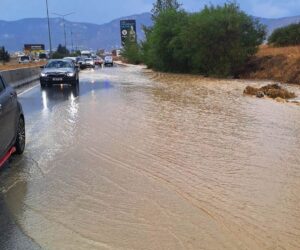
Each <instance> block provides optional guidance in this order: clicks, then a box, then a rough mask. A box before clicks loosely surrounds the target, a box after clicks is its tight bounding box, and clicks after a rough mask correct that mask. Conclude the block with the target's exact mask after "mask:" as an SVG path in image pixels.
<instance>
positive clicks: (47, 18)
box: [46, 0, 52, 58]
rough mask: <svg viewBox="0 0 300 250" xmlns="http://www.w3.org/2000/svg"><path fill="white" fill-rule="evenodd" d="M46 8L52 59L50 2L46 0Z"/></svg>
mask: <svg viewBox="0 0 300 250" xmlns="http://www.w3.org/2000/svg"><path fill="white" fill-rule="evenodd" d="M46 7H47V19H48V35H49V47H50V58H51V56H52V41H51V28H50V19H49V8H48V0H46Z"/></svg>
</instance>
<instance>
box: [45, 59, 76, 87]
mask: <svg viewBox="0 0 300 250" xmlns="http://www.w3.org/2000/svg"><path fill="white" fill-rule="evenodd" d="M41 68H42V69H43V70H42V72H41V74H40V83H41V87H47V86H52V85H53V84H63V83H65V84H71V85H73V86H75V85H77V84H78V83H79V72H78V66H76V65H75V64H74V63H73V62H71V61H70V60H61V59H60V60H50V61H49V62H48V63H47V64H46V65H45V66H42V67H41Z"/></svg>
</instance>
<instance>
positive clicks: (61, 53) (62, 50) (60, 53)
mask: <svg viewBox="0 0 300 250" xmlns="http://www.w3.org/2000/svg"><path fill="white" fill-rule="evenodd" d="M69 55H70V52H69V50H68V49H67V48H66V47H65V46H62V45H61V44H59V45H58V47H57V50H56V52H54V53H53V55H52V58H53V59H61V58H64V57H66V56H69Z"/></svg>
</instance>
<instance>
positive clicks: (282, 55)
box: [240, 45, 300, 84]
mask: <svg viewBox="0 0 300 250" xmlns="http://www.w3.org/2000/svg"><path fill="white" fill-rule="evenodd" d="M240 76H241V77H242V78H250V79H272V80H276V81H280V82H285V83H296V84H300V46H293V47H283V48H274V47H269V46H267V45H264V46H261V47H260V50H259V51H258V53H257V54H256V56H255V57H253V58H252V59H251V60H250V61H249V62H248V64H247V66H246V67H245V69H244V71H243V72H242V73H241V74H240Z"/></svg>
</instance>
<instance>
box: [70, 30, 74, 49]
mask: <svg viewBox="0 0 300 250" xmlns="http://www.w3.org/2000/svg"><path fill="white" fill-rule="evenodd" d="M71 43H72V52H74V42H73V30H72V28H71Z"/></svg>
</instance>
